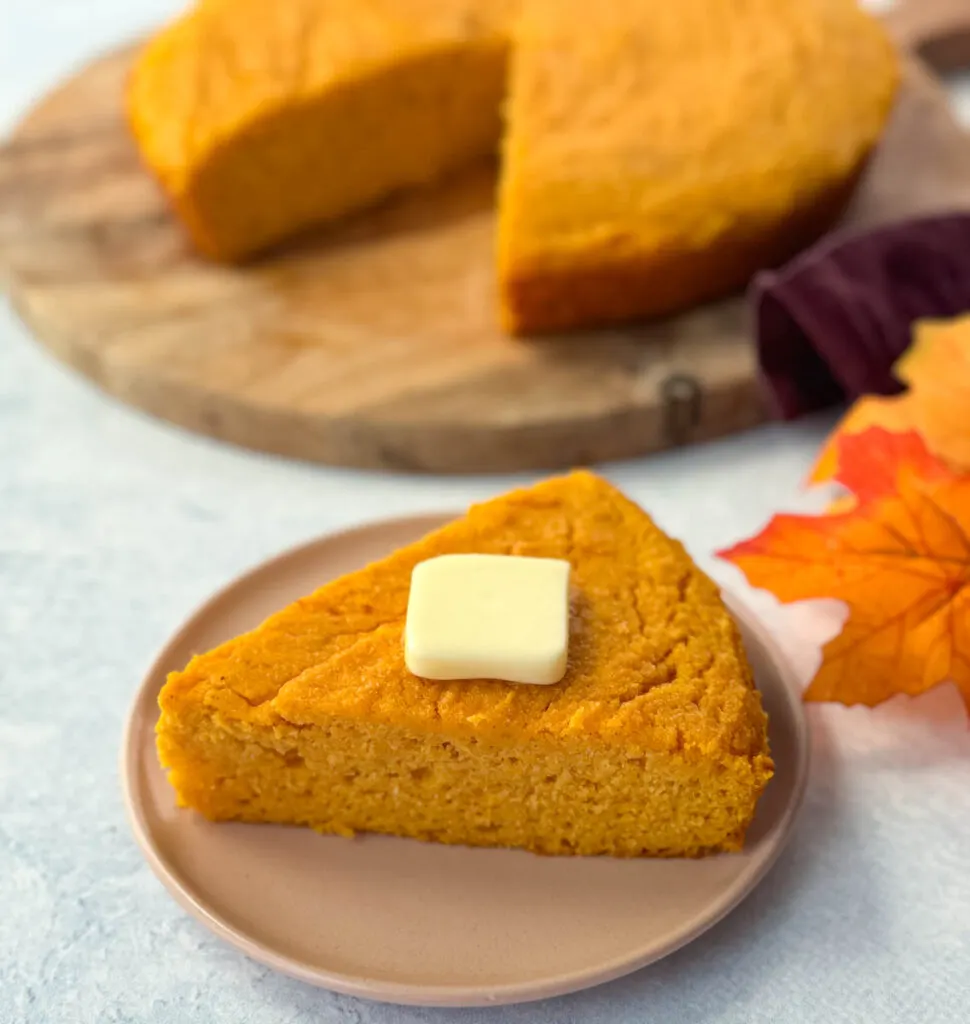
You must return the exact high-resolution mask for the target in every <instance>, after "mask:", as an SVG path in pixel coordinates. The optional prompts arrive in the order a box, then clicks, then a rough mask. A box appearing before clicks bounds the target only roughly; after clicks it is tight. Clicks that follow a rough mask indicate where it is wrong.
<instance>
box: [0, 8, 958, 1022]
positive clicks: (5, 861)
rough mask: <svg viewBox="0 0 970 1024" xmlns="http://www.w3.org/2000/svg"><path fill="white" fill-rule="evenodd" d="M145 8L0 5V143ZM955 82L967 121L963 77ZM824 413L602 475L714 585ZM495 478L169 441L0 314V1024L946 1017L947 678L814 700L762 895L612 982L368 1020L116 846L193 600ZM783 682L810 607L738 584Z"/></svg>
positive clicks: (805, 643)
mask: <svg viewBox="0 0 970 1024" xmlns="http://www.w3.org/2000/svg"><path fill="white" fill-rule="evenodd" d="M173 6H174V5H173V4H172V3H170V2H166V0H100V2H92V0H89V2H85V3H79V2H77V0H33V2H29V0H0V130H5V129H6V128H7V127H9V126H10V125H11V124H12V123H13V121H14V119H15V118H16V116H17V115H18V114H19V113H20V112H21V111H22V110H23V109H24V108H25V106H26V105H27V104H28V103H29V102H30V101H31V99H33V98H34V97H36V96H37V95H39V94H40V93H41V92H42V91H43V89H45V88H46V87H48V86H49V85H50V84H52V83H53V82H54V81H55V80H56V79H57V78H58V77H60V76H61V75H62V74H64V73H65V72H66V71H67V70H68V69H69V68H70V67H72V66H75V65H77V64H79V63H80V62H81V61H83V60H84V59H85V58H86V57H88V56H90V55H92V54H94V53H96V52H97V51H98V50H99V49H101V48H103V47H105V46H108V45H110V44H112V43H114V42H116V41H120V40H123V39H125V38H126V37H128V36H130V35H132V34H134V33H135V32H137V31H139V30H141V29H143V28H145V27H147V26H149V25H151V24H152V23H153V22H154V21H156V20H158V19H159V18H161V17H163V16H164V15H166V14H168V13H169V12H170V11H171V10H172V8H173ZM956 94H957V95H958V97H959V102H960V103H961V104H962V106H963V109H964V110H965V111H967V112H968V114H970V88H967V87H966V86H964V87H962V88H961V89H958V90H957V91H956ZM830 423H831V418H823V419H819V420H815V421H812V422H807V423H799V424H796V425H791V426H776V427H769V428H765V429H761V430H758V431H754V432H751V433H749V434H747V435H744V436H741V437H738V438H734V439H730V440H727V441H724V442H721V443H717V444H712V445H707V446H704V447H699V448H695V449H692V450H687V451H683V452H678V453H675V454H671V455H666V456H662V457H658V458H653V459H650V460H643V461H637V462H630V463H625V464H622V465H615V466H610V467H606V471H607V472H608V474H609V475H610V476H611V477H612V478H613V479H614V480H616V481H617V482H618V483H619V484H620V485H621V486H623V487H624V488H625V489H626V490H627V491H628V492H629V493H630V494H631V496H633V497H634V498H636V499H637V500H639V501H641V502H642V503H643V504H645V505H646V506H647V507H648V508H649V509H650V510H651V511H652V512H653V513H654V514H655V516H656V518H657V519H658V521H659V522H660V524H661V525H662V526H664V527H665V528H666V529H667V530H669V531H670V532H672V533H674V534H675V535H677V536H680V537H682V538H683V539H684V540H685V541H686V542H687V544H688V545H689V547H690V548H691V550H692V551H693V552H694V554H695V555H696V556H697V557H698V559H699V560H700V561H701V563H702V564H703V565H704V566H705V567H707V568H709V569H711V570H712V571H713V572H714V573H715V574H716V575H717V576H718V577H719V578H720V579H721V580H722V581H724V582H726V583H728V584H729V585H733V586H735V587H741V581H740V577H739V575H738V574H736V573H734V572H733V570H731V569H729V568H728V567H725V566H723V565H717V564H715V563H714V562H713V561H712V559H711V557H710V552H711V551H712V550H714V549H715V548H716V547H718V546H720V545H724V544H726V543H729V542H731V541H733V540H735V539H737V538H739V537H741V536H744V535H747V534H749V533H751V532H753V531H754V530H756V529H757V528H758V527H759V526H760V525H761V524H762V523H763V522H764V520H765V519H766V518H767V517H768V515H769V514H770V513H771V512H772V511H774V510H777V509H780V508H783V507H787V508H796V507H803V508H807V507H809V503H810V501H811V500H814V499H809V498H807V497H806V496H804V495H801V494H800V493H799V491H798V485H799V481H800V480H801V478H802V477H803V475H804V472H805V470H806V468H807V466H808V465H809V463H810V460H811V457H812V454H813V452H814V451H815V449H816V447H817V445H818V444H819V442H820V440H821V438H822V437H823V435H824V432H825V429H826V428H827V427H828V426H829V425H830ZM511 482H512V481H511V479H510V478H491V479H480V478H473V479H462V480H446V479H437V478H420V479H415V478H408V477H399V476H389V475H372V474H363V473H354V472H344V471H336V470H327V469H323V468H317V467H312V466H307V465H299V464H295V463H290V462H284V461H277V460H273V459H270V458H264V457H260V456H257V455H253V454H249V453H247V452H243V451H239V450H235V449H232V448H228V447H224V446H221V445H219V444H216V443H214V442H210V441H207V440H203V439H200V438H196V437H192V436H189V435H187V434H184V433H181V432H179V431H177V430H175V429H172V428H170V427H168V426H165V425H164V424H160V423H156V422H153V421H151V420H148V419H146V418H144V417H143V416H141V415H139V414H137V413H134V412H131V411H129V410H128V409H126V408H123V407H121V406H119V405H117V404H116V403H114V402H113V401H110V400H108V399H106V398H104V397H103V396H102V395H100V394H99V393H97V392H96V391H95V390H93V389H92V388H91V387H90V386H89V385H88V384H86V383H85V382H83V381H81V380H79V379H77V378H76V377H74V376H72V375H71V374H69V373H68V372H67V371H66V370H64V369H62V368H61V367H59V366H57V365H55V364H54V363H53V362H52V360H51V359H50V358H49V357H48V356H46V355H45V354H44V353H43V352H42V351H41V350H40V348H38V347H37V346H36V345H35V344H33V343H32V341H31V340H30V338H29V337H28V335H27V333H26V332H25V330H24V329H23V328H22V327H21V326H20V324H19V323H18V322H17V321H16V320H15V319H14V317H13V315H12V314H11V313H10V312H9V311H8V310H7V309H6V307H3V306H0V1022H2V1024H14V1022H16V1024H20V1022H31V1024H33V1022H51V1024H69V1022H75V1021H76V1022H85V1024H88V1022H92V1024H93V1022H111V1021H114V1022H134V1021H138V1022H141V1021H145V1022H148V1021H151V1022H157V1024H176V1022H178V1024H183V1022H194V1021H201V1022H205V1024H298V1022H299V1024H303V1022H311V1021H313V1022H316V1021H335V1022H336V1021H347V1022H357V1024H363V1022H367V1024H371V1022H373V1024H383V1022H391V1021H402V1022H408V1021H433V1022H442V1021H451V1020H454V1021H469V1022H471V1021H496V1022H502V1024H513V1022H515V1024H517V1022H523V1024H524V1022H530V1024H531V1022H535V1024H539V1022H542V1024H566V1022H571V1021H584V1022H585V1021H597V1022H599V1021H602V1022H603V1024H606V1022H608V1021H609V1022H614V1021H619V1022H629V1024H633V1022H638V1024H639V1022H645V1021H656V1022H667V1021H682V1022H701V1021H704V1022H707V1021H711V1022H713V1021H717V1022H724V1024H729V1022H731V1024H733V1022H738V1024H741V1022H745V1024H754V1022H772V1024H773V1022H778V1021H785V1022H797V1024H808V1022H816V1021H817V1022H819V1024H823V1022H824V1024H836V1022H840V1021H845V1022H852V1024H855V1022H858V1021H862V1020H873V1021H882V1022H889V1021H921V1022H928V1024H936V1022H939V1024H943V1022H947V1021H952V1022H957V1021H960V1022H963V1021H965V1020H966V1015H967V1006H968V1005H970V881H968V868H967V856H968V854H970V813H968V811H970V732H968V729H967V724H966V718H965V716H964V714H963V712H962V709H961V707H960V705H959V701H958V699H957V696H956V693H955V691H954V690H953V689H952V688H949V687H948V688H942V689H940V690H939V691H938V692H935V693H933V694H931V695H929V696H928V697H926V698H924V699H922V700H920V701H918V702H905V701H894V702H891V703H890V704H888V705H885V706H883V707H881V708H879V709H878V710H876V711H873V712H870V711H865V710H846V709H842V708H835V707H831V708H828V707H827V708H818V707H813V708H810V709H809V717H810V719H811V725H812V731H813V737H814V739H813V745H814V755H815V760H814V765H813V769H812V777H811V782H810V786H809V792H808V798H807V804H806V807H805V811H804V813H803V815H802V818H801V820H800V823H799V825H798V827H797V830H796V833H795V836H794V839H793V841H792V843H791V845H790V847H789V848H788V850H787V852H786V853H785V854H784V855H783V857H782V859H781V861H780V862H779V864H778V865H777V867H776V868H775V869H774V871H773V872H772V874H771V875H770V876H769V877H768V879H767V880H766V881H765V883H764V884H763V885H762V886H761V887H760V888H759V889H758V890H757V891H756V892H755V893H754V895H753V896H752V897H751V898H750V899H749V900H747V902H745V903H744V904H743V905H742V906H741V907H740V908H739V909H738V910H737V911H736V912H735V913H733V914H732V915H731V916H730V917H729V918H728V919H727V920H726V921H724V922H722V923H721V924H720V925H719V926H717V927H716V928H715V929H713V930H712V931H711V932H709V933H708V934H707V935H705V936H703V937H702V938H701V939H699V940H698V941H697V942H695V943H693V944H692V945H690V946H689V947H687V948H685V949H683V950H681V951H680V952H679V953H677V954H675V955H673V956H671V957H670V958H668V959H667V960H665V961H663V962H662V963H660V964H658V965H655V966H654V967H652V968H648V969H647V970H644V971H641V972H640V973H638V974H636V975H633V976H632V977H629V978H627V979H625V980H622V981H619V982H616V983H613V984H610V985H607V986H603V987H601V988H597V989H594V990H591V991H589V992H586V993H583V994H579V995H576V996H572V997H568V998H564V999H560V1000H555V1001H552V1002H549V1003H540V1004H533V1005H525V1006H520V1007H509V1008H505V1009H501V1010H498V1009H496V1010H487V1011H486V1010H469V1011H460V1012H459V1011H434V1010H418V1009H404V1008H397V1007H388V1006H378V1005H372V1004H367V1003H363V1002H357V1001H355V1000H352V999H348V998H343V997H340V996H334V995H330V994H328V993H325V992H321V991H317V990H315V989H312V988H309V987H307V986H304V985H302V984H299V983H297V982H294V981H290V980H288V979H286V978H283V977H279V976H277V975H275V974H273V973H272V972H271V971H269V970H267V969H266V968H263V967H261V966H259V965H257V964H255V963H253V962H251V961H249V960H247V959H245V958H244V957H243V956H241V955H239V954H237V953H236V952H235V951H234V950H232V949H230V948H229V947H227V946H225V945H224V944H223V943H222V942H220V941H219V940H217V939H215V938H214V937H212V936H210V935H209V934H208V933H207V932H206V931H205V930H204V929H203V928H202V927H201V926H200V925H198V924H197V923H195V921H193V920H191V919H190V918H189V917H188V916H187V915H185V914H184V913H183V912H182V911H181V910H180V909H179V908H178V907H177V906H176V905H175V903H174V902H173V901H172V900H171V899H170V898H169V897H168V895H167V894H166V893H165V892H164V891H163V889H162V887H161V885H160V884H159V883H158V882H157V881H156V880H155V878H154V877H153V876H152V874H151V873H150V871H149V870H148V868H147V866H146V865H145V863H144V862H143V860H142V858H141V856H140V854H139V853H138V851H137V849H136V848H135V845H134V842H133V841H132V839H131V837H130V835H129V833H128V829H127V825H126V822H125V819H124V815H123V812H122V807H121V800H120V793H119V785H118V776H117V769H116V762H117V756H118V746H119V739H120V732H121V726H122V721H123V718H124V715H125V713H126V710H127V707H128V704H129V701H130V699H131V697H132V694H133V693H134V690H135V687H136V685H137V682H138V679H139V677H140V675H141V673H142V671H143V670H144V669H145V667H146V666H147V664H148V662H149V660H150V659H151V656H152V654H153V652H154V651H155V649H156V648H157V647H158V646H160V645H161V643H162V642H163V641H164V640H165V639H166V637H167V636H168V634H169V633H170V632H171V631H172V630H173V629H174V628H175V627H176V626H177V625H178V623H179V622H180V620H181V619H182V618H183V617H184V616H185V615H186V614H187V613H188V612H189V611H190V610H191V609H192V608H193V607H194V606H195V605H196V604H197V603H198V602H199V601H200V600H201V599H202V598H204V597H205V596H206V595H207V594H208V593H209V592H210V591H211V590H212V589H214V588H215V587H217V586H219V585H221V584H222V583H224V582H226V581H227V580H228V579H230V578H231V577H232V576H233V575H234V574H236V573H237V572H239V571H240V570H241V569H243V568H245V567H246V566H249V565H251V564H252V563H254V562H256V561H258V560H260V559H262V558H263V557H265V556H267V555H270V554H272V553H273V552H276V551H277V550H279V549H281V548H283V547H285V546H288V545H290V544H293V543H295V542H297V541H300V540H304V539H307V538H310V537H313V536H315V535H317V534H319V533H321V532H323V531H327V530H330V529H332V528H334V527H338V526H343V525H346V524H351V523H357V522H360V521H364V520H368V519H374V518H378V517H380V516H385V515H393V514H398V513H405V512H409V511H414V510H426V509H433V508H440V507H448V508H450V507H455V506H456V505H461V504H464V503H466V502H467V501H469V500H471V499H474V498H478V497H482V496H485V495H488V494H492V493H495V492H497V491H500V490H502V489H503V488H504V487H505V486H506V485H507V484H509V483H511ZM748 597H749V598H750V599H751V600H752V603H753V604H754V606H755V607H756V608H757V609H758V610H759V611H760V612H761V613H762V614H763V615H764V616H765V618H766V619H767V620H768V621H769V623H770V624H771V625H773V626H774V627H775V628H776V630H777V634H778V636H779V638H780V640H781V641H782V642H783V644H784V645H785V646H786V647H787V648H788V650H789V651H790V652H791V654H792V657H793V658H795V659H796V661H797V663H798V665H799V666H800V668H801V670H802V672H803V674H805V675H806V676H807V675H809V674H810V672H811V669H812V665H813V662H814V660H816V659H817V657H818V644H819V641H820V640H823V639H824V638H825V637H826V635H827V634H826V630H828V631H829V632H831V629H832V623H833V621H834V620H833V618H832V615H831V614H830V615H829V616H828V617H826V609H824V608H823V609H821V610H819V609H817V608H805V607H802V608H797V607H796V608H791V609H786V610H784V611H782V610H779V609H778V608H777V607H775V606H774V605H773V603H772V602H771V601H770V600H768V599H767V598H765V597H763V596H761V595H748Z"/></svg>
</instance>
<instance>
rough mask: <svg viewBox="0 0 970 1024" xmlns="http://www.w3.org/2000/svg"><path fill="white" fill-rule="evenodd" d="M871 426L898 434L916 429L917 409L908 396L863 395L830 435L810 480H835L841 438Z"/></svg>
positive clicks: (815, 481)
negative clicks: (914, 408) (915, 414)
mask: <svg viewBox="0 0 970 1024" xmlns="http://www.w3.org/2000/svg"><path fill="white" fill-rule="evenodd" d="M870 427H884V428H885V429H886V430H891V431H892V432H893V433H896V434H901V433H903V432H904V431H907V430H915V429H916V422H915V418H914V410H913V405H912V403H911V402H910V400H909V395H893V396H892V397H890V398H884V397H882V396H880V395H866V396H865V397H864V398H860V399H859V400H858V401H857V402H856V403H855V404H854V405H853V406H852V408H851V409H849V411H848V412H847V413H846V414H845V416H843V417H842V419H841V420H840V421H839V423H838V426H836V428H835V430H833V431H832V433H831V434H829V436H828V438H827V439H826V441H825V444H824V445H823V446H822V451H821V453H820V454H819V457H818V459H817V460H816V462H815V465H814V466H813V467H812V471H811V473H810V474H809V477H808V482H809V483H811V484H824V483H828V481H830V480H832V479H833V478H834V477H835V475H836V473H837V472H838V468H839V458H838V440H839V438H840V437H842V436H844V435H847V434H859V433H861V432H862V431H863V430H868V429H869V428H870Z"/></svg>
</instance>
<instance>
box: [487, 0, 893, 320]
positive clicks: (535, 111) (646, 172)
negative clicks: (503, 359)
mask: <svg viewBox="0 0 970 1024" xmlns="http://www.w3.org/2000/svg"><path fill="white" fill-rule="evenodd" d="M898 78H899V71H898V60H897V57H896V55H895V52H894V49H893V47H892V44H891V43H890V41H889V38H888V36H887V34H886V32H885V30H884V29H883V27H882V26H881V25H880V23H879V22H878V21H877V20H876V19H875V18H873V17H872V16H870V15H869V14H867V13H866V12H864V11H862V10H860V9H859V7H858V4H857V2H856V0H677V2H675V3H659V2H657V0H613V2H608V3H582V4H580V3H579V2H578V0H529V2H528V3H526V4H524V5H523V9H522V16H521V18H520V19H519V21H518V23H517V31H516V39H515V47H514V50H513V54H512V58H511V84H510V94H509V99H508V129H507V133H506V136H505V140H504V154H503V160H504V169H503V178H502V183H501V190H500V203H499V210H500V222H499V241H498V251H499V257H498V259H499V279H500V286H501V296H502V318H503V322H504V323H505V325H506V327H507V328H508V329H509V330H511V331H513V332H516V333H524V332H536V333H540V332H546V331H555V330H568V329H572V328H577V327H583V326H585V325H588V324H589V323H609V322H620V321H625V320H631V319H642V318H647V317H654V316H659V315H663V314H669V313H673V312H676V311H679V310H682V309H684V308H687V307H689V306H691V305H694V304H697V303H699V302H702V301H707V300H712V299H715V298H718V297H722V296H724V295H727V294H730V293H731V292H733V291H736V290H738V289H740V288H741V287H743V286H744V285H745V284H746V283H747V281H748V280H749V279H750V278H751V276H752V275H753V274H754V273H755V272H756V271H757V270H759V269H760V268H762V267H765V266H773V265H776V264H778V263H780V262H782V261H784V260H785V259H787V258H788V257H790V256H791V255H793V254H794V253H796V252H797V251H799V250H800V249H801V248H803V247H804V246H805V245H807V244H809V243H811V242H812V241H814V240H815V239H816V238H817V237H818V236H819V235H821V234H822V233H823V232H824V231H825V230H826V229H827V228H828V227H830V226H831V224H832V223H833V222H834V221H835V220H836V219H837V218H838V217H839V215H840V214H841V213H842V211H843V209H844V208H845V206H846V204H847V202H848V200H849V199H850V197H851V195H852V192H853V189H854V186H855V184H856V182H857V180H858V179H859V177H860V175H861V173H862V171H863V170H864V167H865V165H866V161H867V158H868V156H869V154H870V152H871V151H872V149H873V147H874V146H875V144H876V142H877V140H878V139H879V137H880V135H881V133H882V131H883V128H884V125H885V123H886V121H887V119H888V116H889V113H890V110H891V107H892V104H893V99H894V96H895V93H896V89H897V83H898Z"/></svg>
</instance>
